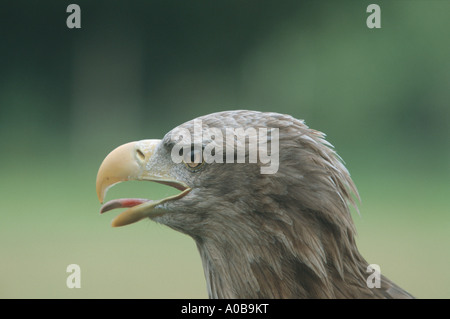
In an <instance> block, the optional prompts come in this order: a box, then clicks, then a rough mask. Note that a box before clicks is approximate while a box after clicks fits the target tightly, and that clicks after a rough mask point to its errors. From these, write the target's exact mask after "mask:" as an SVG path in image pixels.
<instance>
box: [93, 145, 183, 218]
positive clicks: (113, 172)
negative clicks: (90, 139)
mask: <svg viewBox="0 0 450 319" xmlns="http://www.w3.org/2000/svg"><path fill="white" fill-rule="evenodd" d="M160 142H161V141H160V140H142V141H137V142H131V143H127V144H124V145H121V146H119V147H117V148H116V149H115V150H113V151H112V152H111V153H109V154H108V156H106V158H105V159H104V160H103V163H102V164H101V165H100V168H99V170H98V173H97V183H96V188H97V196H98V199H99V201H100V203H103V200H104V198H105V196H106V193H107V191H108V189H109V188H110V187H112V186H113V185H115V184H117V183H120V182H124V181H130V180H137V181H154V182H158V183H162V184H166V185H169V186H173V187H175V188H177V189H179V190H180V191H181V193H179V194H177V195H174V196H170V197H166V198H164V199H161V200H157V201H155V200H148V199H142V198H122V199H115V200H111V201H109V202H107V203H105V204H104V205H103V206H102V208H101V209H100V213H104V212H107V211H109V210H112V209H115V208H128V209H127V210H126V211H124V212H123V213H121V214H120V215H118V216H117V217H116V218H115V219H114V220H113V221H112V223H111V225H112V226H113V227H118V226H124V225H128V224H131V223H135V222H137V221H139V220H141V219H143V218H147V217H156V216H160V215H163V214H164V213H165V212H166V211H165V210H164V209H162V208H158V207H157V206H158V205H160V204H162V203H164V202H166V201H169V200H174V199H178V198H181V197H183V196H185V195H186V194H187V193H188V192H189V191H190V190H191V189H190V188H189V187H188V186H187V185H186V184H184V183H183V182H180V181H176V180H174V179H173V178H171V177H170V176H169V174H168V172H167V171H164V170H161V169H154V170H153V169H152V166H153V165H152V164H153V162H154V161H152V157H153V155H154V153H155V150H156V148H157V146H158V145H159V143H160Z"/></svg>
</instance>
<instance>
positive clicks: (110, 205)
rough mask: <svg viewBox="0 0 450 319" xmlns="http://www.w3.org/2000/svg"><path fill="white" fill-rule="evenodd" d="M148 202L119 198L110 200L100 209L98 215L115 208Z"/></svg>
mask: <svg viewBox="0 0 450 319" xmlns="http://www.w3.org/2000/svg"><path fill="white" fill-rule="evenodd" d="M148 201H149V200H148V199H145V198H120V199H114V200H110V201H109V202H107V203H105V204H104V205H103V206H102V207H101V208H100V214H103V213H105V212H107V211H109V210H112V209H116V208H125V207H134V206H137V205H140V204H142V203H145V202H148Z"/></svg>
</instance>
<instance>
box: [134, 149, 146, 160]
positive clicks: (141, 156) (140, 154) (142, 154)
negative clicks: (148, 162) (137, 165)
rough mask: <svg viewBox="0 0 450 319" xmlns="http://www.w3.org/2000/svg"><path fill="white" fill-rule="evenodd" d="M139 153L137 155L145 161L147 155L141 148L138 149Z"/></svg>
mask: <svg viewBox="0 0 450 319" xmlns="http://www.w3.org/2000/svg"><path fill="white" fill-rule="evenodd" d="M136 153H137V157H138V158H139V159H140V160H141V161H144V160H145V155H144V153H143V152H142V151H141V150H136Z"/></svg>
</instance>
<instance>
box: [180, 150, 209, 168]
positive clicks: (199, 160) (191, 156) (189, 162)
mask: <svg viewBox="0 0 450 319" xmlns="http://www.w3.org/2000/svg"><path fill="white" fill-rule="evenodd" d="M183 157H184V159H183V162H184V164H186V166H187V167H189V168H191V169H194V168H199V167H200V166H201V165H202V164H203V163H204V162H205V161H204V159H203V152H202V150H196V149H194V150H192V151H190V152H189V153H187V154H185V155H184V156H183Z"/></svg>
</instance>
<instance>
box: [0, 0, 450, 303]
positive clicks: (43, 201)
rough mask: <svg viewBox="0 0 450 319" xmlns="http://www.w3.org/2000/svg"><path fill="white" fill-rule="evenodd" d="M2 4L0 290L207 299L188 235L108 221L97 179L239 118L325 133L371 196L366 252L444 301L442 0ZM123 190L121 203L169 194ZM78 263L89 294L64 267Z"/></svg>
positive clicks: (449, 240) (134, 186) (448, 251)
mask: <svg viewBox="0 0 450 319" xmlns="http://www.w3.org/2000/svg"><path fill="white" fill-rule="evenodd" d="M372 2H373V1H128V2H126V1H120V2H119V1H95V2H93V1H76V2H75V3H77V4H78V5H80V7H81V29H68V28H67V27H66V18H67V16H68V15H69V13H66V8H67V6H68V5H69V4H70V3H72V1H71V2H69V1H14V2H8V3H6V2H2V4H1V5H0V10H1V13H2V18H1V20H0V40H1V43H0V58H1V59H0V152H1V153H0V154H1V156H0V163H1V165H0V297H1V298H204V297H207V294H206V288H205V280H204V276H203V270H202V266H201V261H200V257H199V255H198V253H197V250H196V247H195V244H194V242H193V240H192V239H190V238H189V237H187V236H185V235H182V234H180V233H177V232H175V231H173V230H170V229H168V228H167V227H165V226H162V225H158V224H155V223H153V222H151V221H143V222H140V223H137V224H133V225H131V226H127V227H123V228H111V227H110V225H109V223H110V220H111V219H112V218H113V216H115V215H116V214H117V213H116V212H112V213H110V214H111V215H109V213H108V214H105V215H104V216H100V215H99V214H98V210H99V208H100V204H99V203H98V201H97V197H96V193H95V178H96V173H97V169H98V167H99V165H100V163H101V161H102V160H103V158H104V157H105V156H106V155H107V153H108V152H109V151H111V150H112V149H113V148H115V147H116V146H118V145H121V144H122V143H125V142H128V141H132V140H138V139H145V138H161V137H162V136H163V135H164V134H165V133H166V132H167V131H169V130H170V129H172V128H173V127H175V126H177V125H179V124H181V123H183V122H185V121H187V120H190V119H193V118H195V117H197V116H200V115H203V114H207V113H211V112H216V111H221V110H229V109H255V110H261V111H276V112H280V113H288V114H291V115H293V116H294V117H297V118H301V119H305V120H306V123H307V124H308V125H309V126H310V127H312V128H315V129H317V130H321V131H324V132H325V133H326V134H327V136H328V140H329V141H330V142H331V143H332V144H334V145H335V147H336V150H337V151H338V153H339V154H340V155H341V156H342V157H343V159H344V160H345V162H346V165H347V167H348V169H349V170H350V172H351V173H352V176H353V178H354V181H355V183H356V185H357V186H358V189H359V192H360V195H361V198H362V203H361V205H360V211H361V216H358V215H357V214H356V213H355V214H354V220H355V223H356V224H357V228H358V238H357V240H358V245H359V247H360V250H361V251H362V253H363V255H364V256H365V257H366V258H367V260H368V261H369V262H371V263H376V264H379V265H380V266H381V271H382V273H384V274H386V275H387V276H388V277H389V278H390V279H392V280H393V281H395V282H396V283H398V284H399V285H400V286H402V287H403V288H405V289H406V290H408V291H409V292H410V293H412V294H413V295H415V296H416V297H419V298H449V297H450V271H449V264H450V248H449V244H450V214H449V213H450V212H449V197H450V191H449V189H450V188H449V177H450V164H449V163H450V140H449V136H450V129H449V126H450V125H449V123H450V58H449V57H450V40H449V37H448V35H449V31H450V19H448V17H449V16H450V2H449V1H430V0H427V1H376V2H375V3H377V4H379V5H380V7H381V24H382V28H381V29H369V28H367V26H366V18H367V16H368V15H369V14H368V13H366V8H367V6H368V5H369V4H370V3H372ZM173 193H174V192H173V190H172V189H170V188H168V187H165V186H163V185H152V184H150V183H139V182H135V183H134V182H130V183H124V184H120V185H118V186H116V187H115V188H113V189H112V190H111V191H110V192H109V193H108V199H112V198H115V197H126V196H131V197H139V196H142V197H150V198H162V197H163V196H165V195H168V194H173ZM72 263H75V264H78V265H80V267H81V288H80V289H68V288H67V287H66V278H67V276H68V275H69V274H68V273H66V267H67V265H69V264H72Z"/></svg>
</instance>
